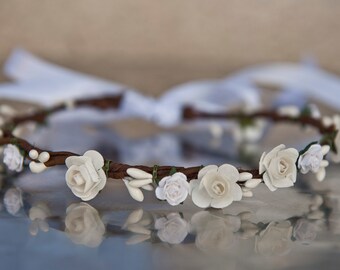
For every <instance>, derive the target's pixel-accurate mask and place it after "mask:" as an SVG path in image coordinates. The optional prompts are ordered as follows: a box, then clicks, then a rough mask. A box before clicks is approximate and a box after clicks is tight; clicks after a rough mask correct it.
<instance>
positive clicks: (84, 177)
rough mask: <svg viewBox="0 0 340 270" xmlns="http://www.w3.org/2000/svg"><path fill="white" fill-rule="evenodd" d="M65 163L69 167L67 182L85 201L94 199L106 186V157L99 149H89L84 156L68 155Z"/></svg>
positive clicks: (75, 193) (74, 192)
mask: <svg viewBox="0 0 340 270" xmlns="http://www.w3.org/2000/svg"><path fill="white" fill-rule="evenodd" d="M65 163H66V166H67V167H68V170H67V172H66V184H67V185H68V187H69V188H70V189H71V191H72V192H73V194H74V195H76V196H77V197H79V198H81V199H82V200H83V201H89V200H91V199H93V198H94V197H96V196H97V194H98V192H99V191H101V190H102V189H103V188H104V186H105V184H106V174H105V172H104V170H103V166H104V159H103V157H102V156H101V154H100V153H98V152H97V151H94V150H89V151H87V152H86V153H85V154H84V155H83V156H79V157H78V156H72V157H68V158H67V159H66V161H65Z"/></svg>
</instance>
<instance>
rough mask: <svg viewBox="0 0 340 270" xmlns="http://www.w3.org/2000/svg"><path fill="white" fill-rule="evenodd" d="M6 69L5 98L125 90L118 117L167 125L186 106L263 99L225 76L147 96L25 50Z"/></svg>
mask: <svg viewBox="0 0 340 270" xmlns="http://www.w3.org/2000/svg"><path fill="white" fill-rule="evenodd" d="M4 73H5V75H7V76H8V77H9V78H11V79H12V80H14V81H15V83H11V84H10V83H7V84H2V85H0V97H3V98H12V99H16V100H23V101H32V102H36V103H39V104H41V105H43V106H52V105H53V104H56V103H60V102H63V101H66V100H70V99H71V100H72V99H76V98H88V97H91V96H98V95H101V94H119V93H122V92H123V93H124V95H123V101H122V104H121V106H120V108H119V110H118V111H117V112H116V114H117V116H118V117H141V118H143V119H146V120H149V121H154V122H155V123H157V124H159V125H161V126H164V127H171V126H175V125H178V124H180V123H181V121H182V108H183V106H184V105H191V106H193V107H195V108H197V109H200V110H203V111H214V112H216V111H226V110H228V109H229V108H230V107H232V106H233V107H234V106H242V107H244V106H246V107H254V106H259V103H260V98H259V95H258V92H257V90H256V89H255V88H250V87H244V86H242V87H241V88H242V89H240V87H239V86H238V87H230V85H229V84H228V81H225V80H221V81H219V80H211V81H200V82H193V83H187V84H183V85H180V86H178V87H175V88H173V89H170V90H169V91H168V92H167V93H166V94H165V95H163V96H162V97H161V98H160V99H155V98H151V97H146V96H144V95H142V94H140V93H138V92H137V91H135V90H133V89H129V88H128V87H125V86H123V85H120V84H117V83H111V82H108V81H105V80H101V79H97V78H94V77H92V76H88V75H84V74H81V73H78V72H75V71H72V70H68V69H65V68H62V67H59V66H57V65H54V64H50V63H48V62H46V61H44V60H41V59H39V58H38V57H36V56H34V55H32V54H30V53H29V52H27V51H25V50H23V49H17V50H15V51H14V52H13V53H12V55H11V56H10V57H9V59H8V60H7V62H6V64H5V67H4ZM123 89H124V90H123ZM241 90H242V91H241Z"/></svg>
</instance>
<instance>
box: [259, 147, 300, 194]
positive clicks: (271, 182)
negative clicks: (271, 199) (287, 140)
mask: <svg viewBox="0 0 340 270" xmlns="http://www.w3.org/2000/svg"><path fill="white" fill-rule="evenodd" d="M298 156H299V153H298V151H297V150H296V149H294V148H288V149H286V146H285V145H283V144H281V145H279V146H277V147H275V148H274V149H273V150H271V151H270V152H269V153H268V154H267V153H263V154H262V156H261V159H260V167H259V172H260V174H262V173H263V181H264V183H265V184H266V185H267V187H268V188H269V189H270V190H271V191H275V190H276V189H277V188H285V187H291V186H293V185H294V183H295V182H296V175H297V168H296V165H295V163H296V160H297V158H298Z"/></svg>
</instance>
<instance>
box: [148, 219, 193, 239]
mask: <svg viewBox="0 0 340 270" xmlns="http://www.w3.org/2000/svg"><path fill="white" fill-rule="evenodd" d="M155 229H156V230H158V231H157V235H158V237H159V239H160V240H161V241H163V242H166V243H169V244H180V243H182V242H183V240H184V239H185V237H186V236H187V235H188V233H189V229H190V227H189V224H188V222H186V221H185V220H184V219H183V218H182V217H181V216H180V214H178V213H170V214H168V215H167V216H166V218H165V217H162V218H158V219H157V220H156V222H155Z"/></svg>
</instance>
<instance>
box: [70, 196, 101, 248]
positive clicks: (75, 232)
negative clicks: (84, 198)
mask: <svg viewBox="0 0 340 270" xmlns="http://www.w3.org/2000/svg"><path fill="white" fill-rule="evenodd" d="M65 232H66V234H67V235H68V237H69V238H70V239H71V240H72V242H74V243H75V244H80V245H84V246H88V247H97V246H99V245H100V243H101V242H102V241H103V238H104V234H105V225H104V223H103V221H102V220H101V218H100V216H99V213H98V211H97V210H96V209H95V208H93V207H92V206H90V205H89V204H87V203H84V202H82V203H78V204H71V205H70V206H69V207H67V209H66V218H65Z"/></svg>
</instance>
